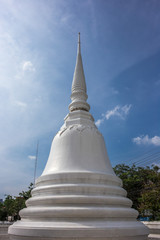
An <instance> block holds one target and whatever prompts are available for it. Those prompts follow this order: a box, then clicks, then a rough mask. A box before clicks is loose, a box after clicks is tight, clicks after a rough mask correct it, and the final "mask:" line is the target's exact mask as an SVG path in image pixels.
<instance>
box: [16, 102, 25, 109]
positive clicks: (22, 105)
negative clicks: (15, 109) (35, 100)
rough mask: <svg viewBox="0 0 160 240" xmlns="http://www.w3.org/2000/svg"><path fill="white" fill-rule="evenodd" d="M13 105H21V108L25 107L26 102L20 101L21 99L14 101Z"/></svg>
mask: <svg viewBox="0 0 160 240" xmlns="http://www.w3.org/2000/svg"><path fill="white" fill-rule="evenodd" d="M15 105H17V106H19V107H22V108H26V107H27V103H25V102H21V101H15Z"/></svg>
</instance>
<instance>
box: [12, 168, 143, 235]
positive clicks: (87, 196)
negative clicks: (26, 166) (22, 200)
mask: <svg viewBox="0 0 160 240" xmlns="http://www.w3.org/2000/svg"><path fill="white" fill-rule="evenodd" d="M121 185H122V183H121V180H120V179H119V178H117V177H116V176H115V175H109V174H107V175H106V174H100V173H90V172H70V173H59V174H50V175H44V176H43V175H42V176H41V177H40V178H39V179H38V180H37V182H36V188H35V189H34V190H33V191H32V198H30V199H29V200H28V201H27V202H26V205H27V208H25V209H23V210H22V211H21V212H20V215H21V218H22V220H21V221H17V222H16V223H15V224H13V225H12V226H11V227H10V228H9V234H10V239H11V240H24V239H25V240H38V239H39V240H62V239H63V240H146V239H147V236H148V229H147V228H146V227H145V226H144V225H143V224H142V223H141V222H138V221H136V217H137V215H138V213H137V211H135V210H134V209H132V208H131V205H132V202H131V201H130V200H129V199H128V198H126V191H125V190H124V189H123V188H122V187H121Z"/></svg>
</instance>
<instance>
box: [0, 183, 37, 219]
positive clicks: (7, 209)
mask: <svg viewBox="0 0 160 240" xmlns="http://www.w3.org/2000/svg"><path fill="white" fill-rule="evenodd" d="M32 189H33V184H32V183H31V184H30V185H29V187H28V190H27V191H22V192H20V193H19V195H18V196H16V197H13V196H11V195H7V196H6V198H5V200H4V202H3V203H0V221H5V220H7V218H8V217H9V216H12V217H13V218H14V220H19V219H20V216H19V211H20V210H21V209H23V208H25V207H26V205H25V201H26V200H27V199H28V198H30V197H31V190H32Z"/></svg>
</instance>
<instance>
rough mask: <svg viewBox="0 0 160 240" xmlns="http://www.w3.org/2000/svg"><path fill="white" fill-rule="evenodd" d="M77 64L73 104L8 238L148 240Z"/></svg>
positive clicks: (145, 229) (13, 239)
mask: <svg viewBox="0 0 160 240" xmlns="http://www.w3.org/2000/svg"><path fill="white" fill-rule="evenodd" d="M78 54H80V46H79V50H78ZM78 57H79V56H78ZM77 62H78V63H77V64H80V62H81V61H79V60H77ZM76 68H78V70H77V71H76V73H75V75H74V80H73V84H72V95H71V98H72V103H73V102H74V104H73V105H70V113H69V114H68V115H67V117H66V118H65V122H64V125H63V126H62V128H61V129H60V131H59V132H58V133H57V135H56V136H55V138H54V139H53V142H52V146H51V151H50V155H49V158H48V162H47V164H46V167H45V169H44V171H43V173H42V176H40V177H39V178H38V179H37V181H36V186H35V188H34V189H33V191H32V197H31V198H30V199H29V200H28V201H27V202H26V204H27V208H25V209H23V210H22V211H20V216H21V218H22V220H21V221H17V222H16V223H15V224H13V225H12V226H11V227H10V228H9V234H10V239H11V240H19V239H20V240H23V239H25V240H38V239H39V240H61V239H63V240H69V239H70V240H91V239H92V240H146V239H147V236H148V233H149V232H148V228H147V227H145V226H144V225H143V224H142V223H141V222H138V221H137V220H136V217H137V215H138V212H137V211H136V210H134V209H132V208H131V205H132V202H131V201H130V200H129V199H128V198H126V195H127V193H126V191H125V190H124V189H123V188H122V181H121V180H120V179H119V178H118V177H117V176H116V175H115V173H114V171H113V169H112V167H111V164H110V161H109V158H108V154H107V150H106V147H105V142H104V139H103V136H102V134H101V133H100V132H99V131H98V129H97V127H96V126H95V124H94V119H93V117H92V115H91V114H90V113H89V112H88V110H87V109H88V108H87V107H86V106H89V105H87V104H85V103H86V88H85V84H84V82H83V83H82V84H81V83H80V82H79V81H81V79H82V77H80V76H83V74H81V75H80V69H81V70H82V64H80V66H77V65H76ZM77 74H79V75H78V76H76V75H77ZM75 79H76V82H75ZM83 80H84V79H83ZM73 86H74V87H73ZM76 86H78V87H76ZM80 86H81V89H80ZM73 95H74V96H73ZM72 103H71V104H72ZM72 106H74V107H73V108H72Z"/></svg>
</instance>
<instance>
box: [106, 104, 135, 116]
mask: <svg viewBox="0 0 160 240" xmlns="http://www.w3.org/2000/svg"><path fill="white" fill-rule="evenodd" d="M131 106H132V105H131V104H129V105H127V104H126V105H124V106H123V107H120V106H119V105H117V106H116V107H115V108H114V109H112V110H109V111H107V113H106V115H105V117H106V119H107V120H108V119H109V118H110V117H113V116H117V117H119V118H121V119H123V120H124V119H125V117H126V116H127V115H128V113H129V111H130V108H131Z"/></svg>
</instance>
